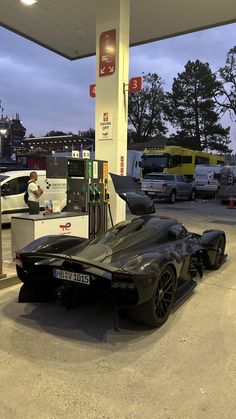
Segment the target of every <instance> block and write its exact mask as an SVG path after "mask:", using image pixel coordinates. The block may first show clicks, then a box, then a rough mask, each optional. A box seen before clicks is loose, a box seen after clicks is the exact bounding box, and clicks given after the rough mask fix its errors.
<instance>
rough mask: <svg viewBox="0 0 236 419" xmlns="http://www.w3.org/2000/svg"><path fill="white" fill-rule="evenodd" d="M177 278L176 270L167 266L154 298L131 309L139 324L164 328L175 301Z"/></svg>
mask: <svg viewBox="0 0 236 419" xmlns="http://www.w3.org/2000/svg"><path fill="white" fill-rule="evenodd" d="M175 289H176V277H175V272H174V268H173V267H172V266H170V265H168V266H166V267H165V268H164V269H163V270H162V271H161V272H160V274H159V276H158V278H157V280H156V283H155V287H154V291H153V296H152V298H151V299H150V300H149V301H147V302H146V303H143V304H139V305H137V306H135V307H133V308H132V309H131V317H132V318H133V319H134V320H135V321H137V322H138V323H143V324H146V325H148V326H152V327H160V326H162V325H163V324H164V323H165V322H166V320H167V319H168V317H169V315H170V312H171V310H172V307H173V303H174V299H175Z"/></svg>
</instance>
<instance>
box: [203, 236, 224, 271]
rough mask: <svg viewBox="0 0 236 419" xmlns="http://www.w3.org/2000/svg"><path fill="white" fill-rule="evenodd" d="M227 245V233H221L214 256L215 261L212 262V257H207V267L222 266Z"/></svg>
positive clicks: (216, 267)
mask: <svg viewBox="0 0 236 419" xmlns="http://www.w3.org/2000/svg"><path fill="white" fill-rule="evenodd" d="M225 245H226V239H225V235H224V234H221V236H220V238H219V241H218V245H217V249H216V252H215V257H214V261H213V262H211V261H210V258H209V257H207V259H206V261H205V267H206V268H207V269H213V270H216V269H219V268H220V267H221V265H222V264H223V262H224V259H225Z"/></svg>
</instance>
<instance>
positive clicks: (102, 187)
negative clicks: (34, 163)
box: [47, 157, 111, 238]
mask: <svg viewBox="0 0 236 419" xmlns="http://www.w3.org/2000/svg"><path fill="white" fill-rule="evenodd" d="M47 177H51V178H52V177H60V178H66V179H67V206H66V208H67V211H68V212H76V213H77V214H78V215H85V214H88V217H89V231H88V237H89V238H95V237H96V236H97V235H99V234H101V233H104V232H105V231H106V230H107V214H108V212H109V214H110V217H111V210H110V202H109V192H108V186H107V185H108V163H107V162H106V161H103V160H90V159H80V158H73V157H71V158H70V157H49V158H48V159H47Z"/></svg>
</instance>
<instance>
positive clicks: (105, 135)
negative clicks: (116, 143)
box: [98, 112, 112, 140]
mask: <svg viewBox="0 0 236 419" xmlns="http://www.w3.org/2000/svg"><path fill="white" fill-rule="evenodd" d="M98 138H99V140H112V114H111V112H103V113H102V114H101V115H100V117H99V137H98Z"/></svg>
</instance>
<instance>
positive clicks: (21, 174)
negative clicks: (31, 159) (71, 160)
mask: <svg viewBox="0 0 236 419" xmlns="http://www.w3.org/2000/svg"><path fill="white" fill-rule="evenodd" d="M30 172H32V170H20V171H9V172H4V173H1V174H0V182H1V214H2V224H5V223H9V222H10V221H11V217H12V216H13V215H15V216H17V215H23V214H25V213H28V206H27V205H26V204H25V201H24V194H25V191H26V190H27V185H28V180H29V175H30ZM37 174H38V180H37V184H38V185H39V186H40V187H41V188H42V189H43V191H44V193H43V195H42V196H41V197H40V199H39V205H40V210H44V201H47V200H55V201H59V203H60V210H61V211H63V210H64V209H65V207H66V189H67V181H66V179H47V178H46V170H37Z"/></svg>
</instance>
